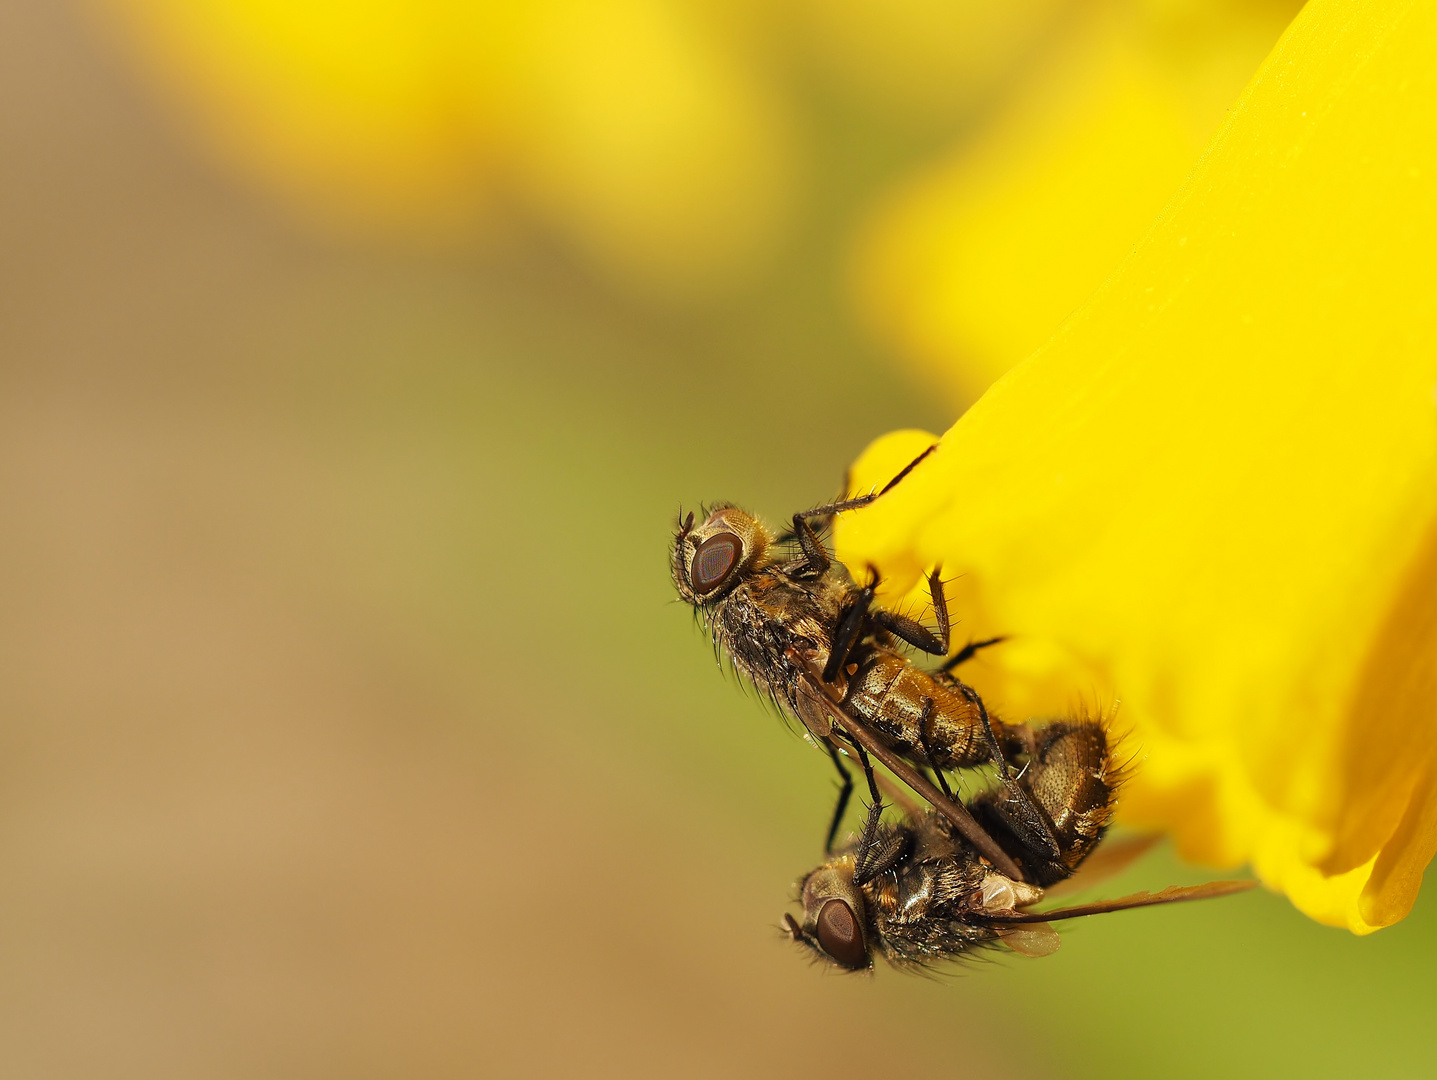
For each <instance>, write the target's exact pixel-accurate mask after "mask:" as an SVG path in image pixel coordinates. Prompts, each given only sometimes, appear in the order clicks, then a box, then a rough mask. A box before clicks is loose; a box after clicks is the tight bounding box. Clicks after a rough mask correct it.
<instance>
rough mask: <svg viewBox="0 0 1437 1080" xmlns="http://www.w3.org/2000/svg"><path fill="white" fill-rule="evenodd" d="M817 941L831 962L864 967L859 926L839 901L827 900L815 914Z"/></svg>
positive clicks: (854, 967)
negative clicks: (832, 960) (816, 916)
mask: <svg viewBox="0 0 1437 1080" xmlns="http://www.w3.org/2000/svg"><path fill="white" fill-rule="evenodd" d="M817 937H818V944H819V946H820V947H821V948H822V949H823V951H824V952H826V953H827V954H828V955H829V956H831V957H833V959H834V960H835V961H837V962H838V963H839V964H842V965H843V966H844V967H846V968H848V969H849V970H850V971H857V970H859V969H860V968H866V967H867V966H868V950H867V949H866V948H865V947H864V945H863V928H862V927H860V926H859V925H858V919H857V918H855V917H854V914H853V909H852V908H851V907H849V906H848V905H847V904H846V903H844V902H843V901H842V900H830V901H828V903H826V904H824V905H823V908H822V909H821V910H820V911H819V913H818V934H817Z"/></svg>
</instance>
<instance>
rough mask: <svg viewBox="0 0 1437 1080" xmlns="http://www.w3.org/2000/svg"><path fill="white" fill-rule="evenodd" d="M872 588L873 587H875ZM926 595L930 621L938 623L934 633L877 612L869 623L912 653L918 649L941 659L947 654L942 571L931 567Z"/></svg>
mask: <svg viewBox="0 0 1437 1080" xmlns="http://www.w3.org/2000/svg"><path fill="white" fill-rule="evenodd" d="M875 584H876V583H875ZM928 595H929V596H931V597H932V598H933V617H934V618H935V619H936V620H937V621H938V633H936V634H935V633H934V632H933V631H932V630H929V629H928V627H926V626H924V625H923V624H922V623H920V622H919V621H918V620H917V619H910V618H908V616H906V615H898V614H895V613H894V612H892V611H884V610H883V609H882V608H879V609H878V610H877V611H875V612H874V613H873V621H874V623H876V624H877V625H878V626H881V627H883V629H885V630H887V631H888V632H889V633H890V634H892V635H893V636H894V637H896V638H900V639H902V640H903V641H906V642H908V644H910V645H912V646H913V647H914V648H915V649H922V650H923V651H924V652H926V653H929V654H930V655H933V656H942V655H943V654H944V653H946V652H947V651H948V636H949V635H948V600H947V599H946V598H945V597H944V595H943V577H942V568H941V567H934V569H933V572H932V573H931V574H929V575H928Z"/></svg>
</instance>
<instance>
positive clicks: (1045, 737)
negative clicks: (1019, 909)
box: [972, 720, 1122, 886]
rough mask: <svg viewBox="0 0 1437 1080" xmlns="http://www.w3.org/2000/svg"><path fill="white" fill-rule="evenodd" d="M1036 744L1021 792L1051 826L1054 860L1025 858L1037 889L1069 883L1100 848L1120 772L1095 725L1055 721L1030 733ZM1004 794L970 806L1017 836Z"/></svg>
mask: <svg viewBox="0 0 1437 1080" xmlns="http://www.w3.org/2000/svg"><path fill="white" fill-rule="evenodd" d="M1034 737H1035V741H1036V744H1035V746H1034V748H1033V750H1032V753H1031V755H1030V757H1029V762H1028V766H1027V768H1026V769H1025V770H1024V775H1023V777H1022V778H1021V780H1020V786H1021V787H1022V788H1023V789H1024V790H1025V791H1026V792H1029V793H1031V796H1032V798H1033V799H1035V800H1036V801H1037V803H1038V804H1040V806H1041V807H1042V809H1043V811H1044V814H1045V817H1046V819H1047V820H1048V821H1050V822H1052V823H1053V826H1052V827H1053V832H1054V836H1055V839H1056V841H1057V845H1058V848H1059V849H1060V850H1059V855H1058V856H1057V857H1056V858H1036V857H1035V856H1036V855H1038V852H1036V851H1033V852H1030V853H1029V854H1028V855H1026V856H1024V857H1023V862H1024V870H1025V872H1026V873H1027V875H1028V877H1029V880H1031V881H1032V882H1033V883H1034V884H1036V885H1041V886H1048V885H1051V884H1053V883H1054V882H1056V881H1061V880H1063V879H1064V878H1066V877H1069V876H1070V875H1071V874H1072V873H1073V871H1074V870H1076V869H1077V868H1078V866H1079V864H1081V863H1082V862H1083V860H1084V859H1086V858H1087V857H1088V855H1089V854H1090V853H1091V852H1092V851H1093V849H1094V848H1096V847H1097V846H1098V842H1099V841H1100V840H1101V839H1102V838H1103V833H1104V831H1105V830H1106V829H1107V826H1108V822H1109V821H1110V820H1111V819H1112V816H1113V805H1114V802H1115V798H1116V794H1117V789H1118V786H1119V785H1120V784H1121V782H1122V774H1121V770H1120V769H1118V768H1117V767H1116V766H1114V764H1113V761H1112V751H1111V748H1110V746H1109V744H1108V733H1107V731H1106V730H1105V729H1104V728H1103V725H1102V724H1101V723H1099V722H1097V721H1094V720H1055V721H1053V722H1052V723H1051V724H1048V725H1047V726H1046V727H1043V728H1040V729H1038V730H1037V731H1036V732H1035V733H1034ZM1009 806H1010V803H1009V800H1008V797H1007V793H1006V792H1003V793H999V792H997V791H994V792H991V793H989V794H988V795H985V796H983V797H982V798H981V799H978V800H976V801H975V802H974V803H973V804H972V809H973V811H974V813H975V814H977V815H978V816H979V817H980V819H981V818H990V819H991V818H992V817H993V816H996V817H997V818H998V819H999V821H1000V822H1001V823H1002V824H1003V825H1004V826H1006V827H1007V828H1008V831H1009V832H1012V833H1014V834H1015V835H1016V832H1017V830H1016V829H1014V828H1013V823H1012V817H1011V813H1010V811H1009Z"/></svg>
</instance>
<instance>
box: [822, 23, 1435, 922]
mask: <svg viewBox="0 0 1437 1080" xmlns="http://www.w3.org/2000/svg"><path fill="white" fill-rule="evenodd" d="M1434 56H1437V7H1434V6H1433V5H1431V4H1424V3H1416V2H1410V0H1385V2H1374V0H1368V2H1363V3H1358V2H1355V0H1313V2H1312V3H1310V4H1309V5H1308V6H1307V8H1306V9H1305V10H1304V11H1303V12H1302V14H1301V15H1300V16H1299V17H1298V18H1297V20H1296V21H1295V22H1294V23H1293V25H1292V27H1291V28H1290V29H1289V31H1288V32H1287V34H1286V35H1285V36H1284V37H1283V39H1282V40H1281V42H1280V43H1279V44H1278V46H1277V47H1276V49H1275V50H1274V51H1273V53H1272V54H1271V56H1269V58H1268V59H1267V61H1266V62H1265V63H1264V65H1263V66H1262V68H1261V69H1260V70H1259V72H1258V74H1257V76H1256V77H1255V79H1254V80H1253V82H1252V83H1251V84H1250V86H1249V87H1248V89H1247V91H1246V92H1245V93H1244V94H1243V95H1242V97H1241V98H1240V100H1239V101H1238V103H1237V105H1236V106H1235V107H1234V108H1233V110H1232V112H1231V114H1230V117H1229V119H1228V121H1227V123H1226V124H1225V125H1224V126H1223V128H1222V130H1221V131H1220V132H1219V133H1218V135H1217V137H1216V139H1215V140H1214V142H1213V144H1212V145H1211V147H1210V149H1209V151H1208V153H1207V154H1206V155H1205V157H1204V158H1203V160H1202V162H1201V163H1200V165H1199V166H1198V168H1197V170H1196V171H1195V173H1194V174H1193V175H1192V176H1191V177H1190V178H1189V180H1188V182H1187V183H1186V184H1185V185H1184V186H1183V187H1182V189H1181V191H1180V192H1179V194H1178V195H1177V198H1176V199H1175V200H1174V201H1173V202H1172V203H1171V204H1170V205H1169V207H1168V209H1167V210H1165V211H1164V212H1163V214H1162V215H1161V216H1160V218H1159V219H1158V221H1157V224H1156V225H1155V226H1154V228H1153V229H1152V231H1151V232H1149V234H1148V235H1147V237H1146V238H1145V239H1144V240H1143V242H1142V243H1141V244H1140V246H1139V247H1138V249H1137V250H1136V251H1135V252H1134V254H1133V255H1132V257H1131V258H1130V259H1129V260H1128V261H1127V262H1126V263H1125V264H1123V265H1122V267H1121V268H1120V269H1119V270H1118V272H1117V273H1116V274H1115V275H1114V276H1113V277H1112V278H1111V279H1110V280H1109V282H1108V283H1107V285H1106V286H1105V287H1104V288H1103V289H1102V290H1101V291H1099V292H1098V293H1097V294H1096V296H1095V297H1093V299H1092V300H1091V301H1090V302H1089V303H1088V304H1087V306H1086V307H1084V308H1082V309H1081V310H1079V311H1078V312H1077V314H1075V315H1074V316H1073V318H1071V319H1070V320H1069V321H1068V322H1067V323H1066V324H1065V325H1064V326H1063V328H1062V329H1061V330H1060V331H1059V332H1058V334H1057V335H1056V336H1055V337H1054V338H1053V339H1052V340H1051V341H1050V342H1049V343H1048V344H1047V345H1046V346H1045V347H1044V348H1043V349H1042V350H1040V351H1039V352H1038V353H1036V354H1035V355H1034V356H1033V357H1031V358H1030V359H1029V360H1027V361H1026V362H1024V363H1022V364H1020V365H1019V366H1018V367H1016V368H1015V369H1013V370H1012V371H1011V372H1010V373H1009V374H1008V375H1007V376H1006V377H1004V378H1003V379H1001V380H1000V381H999V382H998V383H997V384H996V385H995V386H994V387H993V388H992V389H991V390H990V391H989V392H988V393H987V395H986V396H985V397H983V398H982V400H980V401H979V402H978V403H977V404H976V405H975V406H974V407H973V408H972V409H971V410H969V412H968V413H967V414H966V415H965V416H963V417H962V418H961V419H960V420H959V421H958V423H957V424H955V425H954V426H953V428H952V429H951V430H949V432H948V433H947V434H946V435H945V436H944V437H943V441H942V447H941V449H940V450H939V451H938V452H937V453H936V454H935V455H934V456H933V457H931V458H930V459H929V460H928V461H927V462H925V463H924V464H923V465H922V466H921V467H920V468H919V469H918V470H916V471H915V472H914V473H913V475H912V476H910V477H909V478H908V479H907V480H906V481H905V482H904V483H903V484H902V485H900V486H899V487H898V488H896V489H895V490H894V491H893V492H892V493H890V494H889V495H887V496H885V497H884V498H883V499H882V500H880V501H879V502H878V503H876V504H874V506H873V507H872V508H870V509H868V510H866V511H863V512H861V513H858V514H854V515H852V516H851V518H850V519H849V520H846V521H842V522H841V523H840V527H839V531H838V536H837V541H838V548H839V553H840V555H841V557H842V558H844V559H845V560H846V561H848V562H849V563H850V564H856V565H863V564H865V563H873V564H875V565H877V566H878V567H880V568H881V569H882V570H883V571H884V572H885V573H886V574H887V575H889V580H888V586H889V588H890V597H889V598H890V600H893V599H895V598H896V596H897V595H901V594H906V593H908V592H909V591H910V589H912V587H913V586H914V585H915V584H916V583H917V581H918V578H919V576H920V574H921V572H922V571H923V570H924V569H925V568H927V567H930V566H932V565H933V564H935V563H941V564H942V565H943V567H944V570H945V573H946V575H947V576H948V577H950V578H952V577H954V576H955V575H961V576H958V577H957V579H956V581H955V582H954V584H953V588H952V595H951V599H952V601H953V603H954V606H955V610H956V612H957V613H958V614H959V615H960V616H961V617H962V618H963V619H964V620H965V621H964V623H963V624H962V625H961V626H960V627H959V630H960V635H961V634H962V633H964V632H966V633H967V634H971V635H972V636H975V637H981V636H985V635H989V634H994V633H1007V634H1012V635H1014V640H1013V641H1011V642H1010V643H1008V644H1005V645H1003V646H1000V647H998V648H997V649H994V650H989V653H985V654H984V659H983V660H980V661H978V662H976V663H975V669H976V670H975V672H974V674H973V678H974V680H975V681H976V682H978V684H979V685H980V687H981V688H983V689H984V690H985V691H986V692H988V693H991V694H992V695H993V696H994V698H995V699H996V700H997V701H998V702H999V703H1000V704H1001V705H1002V706H1003V707H1004V708H1005V710H1006V711H1007V712H1009V713H1015V714H1026V713H1036V714H1041V713H1044V712H1051V711H1054V710H1061V709H1064V708H1069V707H1072V706H1073V705H1074V704H1075V703H1087V704H1090V705H1091V704H1092V703H1093V702H1094V701H1095V700H1097V701H1103V702H1111V701H1114V700H1121V709H1120V712H1119V718H1120V723H1121V725H1123V726H1127V727H1129V728H1131V732H1132V741H1131V745H1132V747H1133V749H1134V750H1135V752H1136V754H1137V759H1138V767H1137V769H1136V771H1135V775H1134V778H1133V781H1132V783H1131V785H1130V786H1129V787H1128V788H1127V789H1126V791H1125V794H1124V802H1123V807H1122V810H1123V814H1124V815H1125V817H1126V820H1128V821H1129V822H1131V823H1134V824H1139V825H1144V826H1155V827H1160V828H1163V829H1167V830H1170V831H1171V833H1172V835H1173V836H1174V837H1175V839H1176V842H1177V845H1178V847H1179V850H1180V851H1181V852H1182V853H1183V854H1184V855H1186V856H1187V857H1189V858H1192V859H1195V860H1198V861H1201V862H1205V863H1209V864H1213V865H1219V866H1229V865H1235V864H1239V863H1243V862H1248V863H1251V864H1252V866H1253V867H1254V869H1255V871H1256V873H1257V874H1258V876H1259V877H1260V878H1261V879H1262V880H1263V881H1264V882H1265V883H1266V884H1268V885H1269V886H1270V887H1272V888H1275V889H1279V890H1282V891H1284V892H1286V893H1287V895H1288V896H1289V897H1290V898H1291V899H1292V901H1293V902H1294V903H1295V904H1296V905H1297V906H1298V907H1299V908H1300V909H1302V910H1303V911H1305V912H1307V913H1308V914H1309V915H1311V916H1312V917H1313V918H1316V919H1318V920H1320V921H1322V922H1325V923H1329V924H1332V925H1343V926H1347V927H1349V928H1351V929H1352V930H1354V931H1357V932H1359V933H1365V932H1368V931H1371V930H1373V929H1375V928H1377V927H1381V926H1386V925H1388V924H1390V923H1393V922H1395V921H1397V920H1399V919H1401V918H1402V917H1403V916H1404V915H1405V914H1406V913H1407V911H1408V910H1409V908H1410V907H1411V905H1412V902H1413V900H1414V898H1415V896H1416V894H1417V891H1418V888H1419V887H1420V884H1421V880H1422V873H1423V869H1424V868H1425V866H1426V865H1427V863H1428V861H1429V860H1430V859H1431V857H1432V855H1433V852H1434V850H1437V299H1434V296H1437V273H1435V272H1434V264H1433V254H1432V253H1433V252H1434V251H1437V64H1434V63H1433V57H1434ZM928 439H929V436H927V435H926V434H924V433H921V432H917V433H915V432H899V433H896V434H894V435H891V436H888V437H886V438H884V439H882V440H880V441H879V442H878V443H876V444H875V445H874V446H872V447H871V448H870V449H869V450H868V451H867V452H866V453H865V454H864V455H863V457H862V459H861V460H860V461H859V462H858V463H857V465H856V466H855V469H854V478H853V480H854V485H855V487H856V488H865V487H868V486H869V485H872V484H875V483H879V482H881V481H883V480H885V479H887V478H888V477H889V476H891V475H892V474H893V473H894V472H895V471H896V469H897V467H899V466H900V465H901V464H902V463H904V462H906V461H907V460H909V459H910V458H911V457H912V456H913V454H914V453H915V452H916V450H917V449H918V448H921V446H923V445H925V444H926V441H927V440H928ZM918 595H920V594H919V592H917V591H914V592H913V597H915V598H916V597H917V596H918ZM990 654H991V656H990Z"/></svg>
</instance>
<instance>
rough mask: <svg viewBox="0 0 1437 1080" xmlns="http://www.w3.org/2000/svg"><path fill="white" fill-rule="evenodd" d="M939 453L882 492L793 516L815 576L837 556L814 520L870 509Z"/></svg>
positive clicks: (915, 461) (916, 461)
mask: <svg viewBox="0 0 1437 1080" xmlns="http://www.w3.org/2000/svg"><path fill="white" fill-rule="evenodd" d="M937 449H938V444H937V443H934V444H933V445H932V446H930V447H928V449H926V450H924V451H923V453H921V454H919V455H918V456H917V457H916V458H914V459H913V460H912V461H910V462H909V463H908V464H907V465H905V466H903V468H902V469H901V470H900V471H899V473H898V475H897V476H895V477H894V478H893V479H892V480H890V481H888V483H886V484H884V485H883V488H882V490H880V491H870V492H869V493H868V494H867V495H858V496H855V497H854V498H852V499H839V500H838V501H837V502H831V503H828V504H827V505H825V506H816V507H814V508H813V509H812V510H800V511H799V512H798V513H796V514H794V515H793V537H794V539H795V540H797V541H798V546H799V548H800V549H801V550H802V551H803V557H804V560H805V561H806V562H807V563H808V565H809V568H810V569H811V570H812V571H813V573H814V574H822V573H823V572H824V571H825V570H827V569H828V566H829V563H830V562H832V560H833V556H831V555H829V553H828V551H827V549H826V548H824V546H823V541H822V540H820V539H819V538H818V534H817V533H816V532H814V530H813V526H812V525H810V524H809V522H810V521H811V520H813V519H814V518H819V519H822V518H831V517H833V515H834V514H841V513H843V512H844V511H845V510H857V509H859V508H860V507H864V506H867V505H868V504H869V503H871V502H873V500H874V499H877V498H880V497H882V496H883V495H886V494H887V493H888V492H890V491H892V490H893V488H894V487H895V486H896V485H897V484H898V482H899V481H900V480H902V479H903V478H904V477H905V476H907V475H908V474H909V473H911V472H912V471H913V470H914V469H916V468H917V467H918V464H919V462H921V461H922V460H923V459H924V458H926V457H927V456H928V455H929V454H931V453H933V451H934V450H937ZM944 651H947V650H944Z"/></svg>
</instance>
